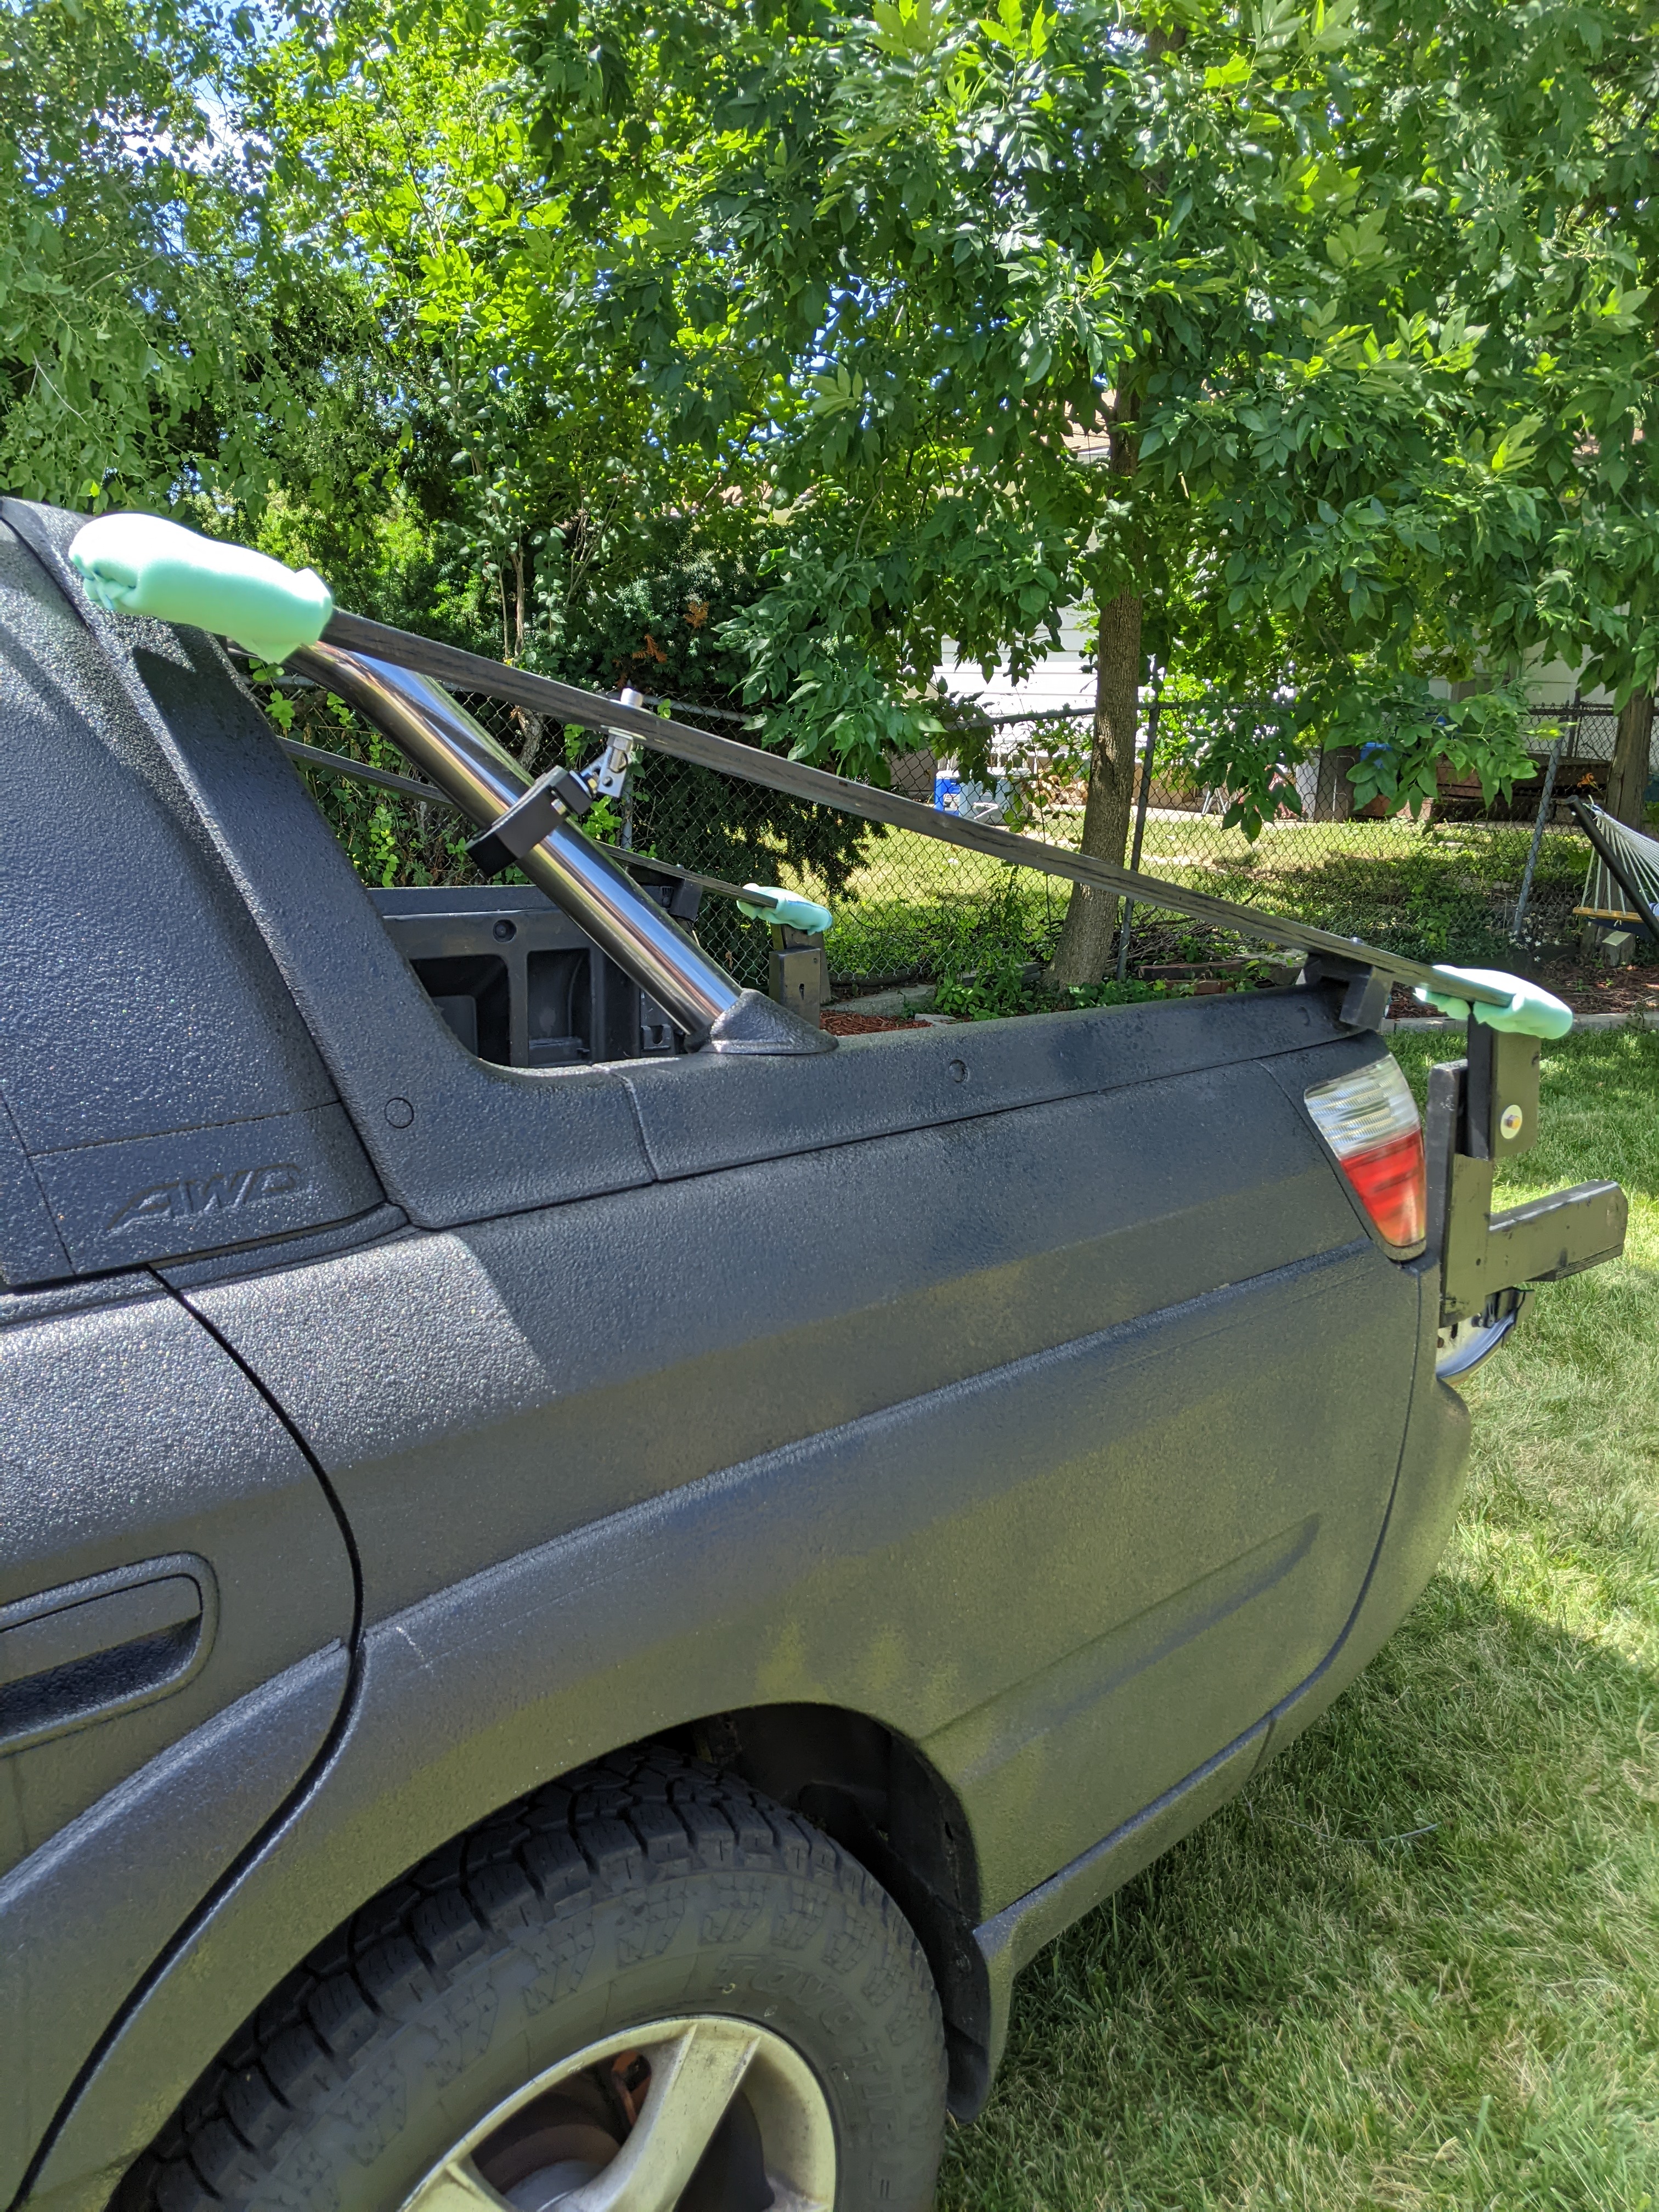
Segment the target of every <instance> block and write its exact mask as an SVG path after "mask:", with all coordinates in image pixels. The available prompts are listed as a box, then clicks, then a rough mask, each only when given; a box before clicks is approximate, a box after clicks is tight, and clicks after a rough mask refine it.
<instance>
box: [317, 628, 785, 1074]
mask: <svg viewBox="0 0 1659 2212" xmlns="http://www.w3.org/2000/svg"><path fill="white" fill-rule="evenodd" d="M289 666H290V667H291V668H294V669H295V670H297V671H300V672H301V673H302V674H304V675H307V676H310V677H313V678H315V680H316V681H317V682H318V683H319V684H325V685H326V687H327V688H328V690H331V691H333V692H335V693H337V695H338V696H340V697H341V698H342V699H343V700H345V701H346V702H347V704H348V705H349V706H352V707H355V708H357V709H358V711H359V712H360V713H361V714H364V715H366V716H367V717H368V720H370V721H371V722H373V723H374V726H375V728H376V729H378V730H382V731H384V732H385V733H386V736H387V737H389V738H391V739H392V742H393V744H396V745H398V747H399V749H400V750H402V751H403V752H404V754H405V755H406V756H407V757H408V758H409V759H410V761H412V762H413V763H414V764H415V766H416V768H418V769H422V771H423V773H424V774H426V775H429V776H430V777H431V779H432V781H433V782H434V783H435V784H436V785H437V786H438V787H439V788H440V789H441V791H443V792H445V793H447V795H448V797H450V798H451V799H453V800H454V802H455V804H456V805H458V806H459V808H460V810H461V811H462V812H463V813H464V814H465V815H466V816H467V817H468V818H469V819H470V820H471V821H473V822H476V823H477V824H478V826H479V828H480V829H490V828H492V827H493V826H494V824H495V823H497V822H499V821H500V819H501V817H502V815H503V814H505V813H506V812H507V809H508V808H509V807H510V806H512V805H515V804H516V803H517V801H518V800H519V799H522V798H523V796H524V794H525V793H526V791H527V790H528V789H529V788H530V783H531V779H530V777H529V775H527V774H526V771H525V769H522V768H521V767H520V764H519V763H518V762H517V761H515V760H514V759H513V756H512V754H511V753H510V752H508V751H507V749H506V747H505V746H503V745H500V744H497V743H496V741H495V738H492V737H491V736H490V734H489V731H488V730H486V729H485V728H484V726H483V724H482V723H481V722H477V721H475V720H474V719H473V717H472V716H471V714H468V713H467V711H466V709H465V708H464V707H463V706H461V705H460V704H459V702H458V701H456V700H455V699H453V697H452V696H450V694H449V693H448V692H447V691H446V690H444V689H443V687H442V686H441V684H435V683H433V682H432V681H431V679H430V678H428V677H425V676H417V675H416V674H415V673H414V672H413V671H411V670H410V669H407V668H396V667H393V666H392V664H391V662H389V661H383V660H376V659H373V658H371V657H370V656H369V655H368V653H349V652H344V651H342V650H341V648H340V647H337V646H331V645H315V646H307V647H302V648H301V651H299V652H297V653H293V654H291V655H290V656H289ZM519 865H520V866H521V867H522V868H523V870H524V872H525V873H526V875H527V876H528V877H529V878H530V880H531V882H532V883H533V884H535V885H536V886H537V888H538V890H544V891H545V892H546V893H547V896H549V898H550V899H551V900H552V901H553V902H554V904H555V905H556V906H559V907H562V908H563V909H564V911H565V912H566V913H567V914H568V915H569V916H570V917H571V919H572V920H573V921H575V922H576V923H578V924H579V925H580V927H581V928H582V929H584V930H585V931H586V933H587V934H588V936H589V937H591V938H592V940H593V942H594V943H595V944H596V945H599V948H600V950H601V951H605V952H606V953H608V954H609V955H610V957H611V959H613V960H614V961H615V962H616V963H617V966H618V967H619V968H620V969H623V972H624V973H625V974H626V975H630V976H631V977H632V978H633V980H634V981H635V982H636V983H637V984H638V985H639V986H640V987H641V990H643V991H648V992H649V993H650V994H651V996H652V997H653V999H654V1000H656V1001H657V1003H658V1005H659V1006H660V1007H661V1008H662V1009H663V1012H665V1014H666V1015H667V1016H668V1018H669V1019H670V1020H671V1022H672V1023H673V1024H674V1026H675V1027H676V1028H677V1029H678V1030H683V1031H684V1034H685V1036H687V1037H688V1038H689V1039H690V1041H691V1042H693V1043H700V1042H702V1040H703V1039H704V1038H705V1037H706V1036H708V1032H709V1030H710V1029H711V1028H712V1027H713V1026H714V1023H715V1022H716V1021H717V1020H719V1018H720V1016H721V1015H722V1014H724V1013H726V1012H729V1011H730V1009H731V1008H732V1007H733V1006H736V1005H737V1003H738V1000H739V999H740V998H742V997H743V996H744V991H743V988H742V986H741V985H740V984H738V982H736V981H734V980H733V978H732V976H730V975H727V974H726V970H725V969H724V968H722V967H721V966H720V963H719V962H718V961H715V960H711V959H710V958H709V957H708V954H707V953H706V952H705V951H703V949H702V946H701V945H698V944H697V943H696V942H695V940H694V939H692V938H690V937H689V936H688V935H687V934H686V933H685V932H684V930H683V929H682V928H681V927H680V926H679V924H678V922H676V921H674V920H673V919H672V918H671V916H670V915H666V914H665V913H664V911H663V909H662V908H660V907H659V905H658V904H657V903H656V902H655V900H654V899H651V898H648V897H647V896H646V894H645V893H644V892H643V891H642V890H641V889H640V887H639V885H638V884H635V882H633V881H632V879H631V878H629V877H628V876H627V875H625V874H624V873H623V871H622V869H620V868H619V867H617V866H616V865H615V864H614V863H613V862H612V861H611V860H607V859H606V858H605V854H603V853H601V852H600V851H599V848H598V846H596V845H595V844H594V843H593V842H592V840H591V839H590V838H587V837H585V836H583V835H582V833H581V831H580V829H577V828H576V827H575V825H574V823H570V822H560V823H556V825H555V827H554V828H553V829H552V830H551V831H550V833H549V834H548V836H545V837H544V838H543V839H542V841H541V842H540V843H539V844H538V845H537V846H535V847H533V848H532V850H531V851H530V852H528V853H526V854H525V856H524V858H523V860H521V861H520V863H519Z"/></svg>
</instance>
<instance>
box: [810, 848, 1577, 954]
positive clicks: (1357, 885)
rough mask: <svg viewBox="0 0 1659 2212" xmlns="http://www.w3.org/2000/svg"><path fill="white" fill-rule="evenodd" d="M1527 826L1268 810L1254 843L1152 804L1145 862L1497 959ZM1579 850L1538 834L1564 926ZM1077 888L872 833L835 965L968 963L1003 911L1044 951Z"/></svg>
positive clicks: (1301, 910)
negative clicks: (1288, 818)
mask: <svg viewBox="0 0 1659 2212" xmlns="http://www.w3.org/2000/svg"><path fill="white" fill-rule="evenodd" d="M1079 826H1080V817H1076V816H1074V815H1060V814H1055V815H1051V816H1049V817H1047V818H1046V819H1045V820H1044V821H1042V822H1040V823H1034V824H1033V825H1032V829H1033V834H1035V835H1036V836H1043V837H1046V838H1048V839H1049V840H1051V841H1052V842H1055V843H1059V844H1068V843H1075V842H1076V838H1077V834H1078V830H1079ZM1530 834H1531V833H1530V831H1529V829H1528V827H1527V825H1526V824H1525V823H1498V824H1495V825H1486V824H1484V823H1430V824H1426V825H1425V824H1419V823H1414V822H1413V821H1411V820H1410V819H1409V818H1407V817H1403V816H1401V817H1395V819H1394V820H1391V821H1389V822H1348V823H1336V822H1312V823H1269V824H1268V826H1267V829H1264V830H1263V832H1262V834H1261V837H1260V838H1259V839H1258V841H1257V842H1256V843H1255V844H1254V845H1252V844H1251V843H1250V842H1249V840H1248V839H1247V838H1246V837H1245V836H1244V835H1243V832H1242V831H1241V830H1237V829H1225V828H1224V827H1223V825H1222V823H1221V821H1220V818H1219V817H1218V816H1213V815H1212V816H1201V815H1194V814H1188V815H1158V814H1154V815H1153V816H1152V817H1150V818H1149V820H1148V822H1147V823H1146V842H1145V845H1144V848H1143V850H1142V855H1141V866H1142V867H1143V869H1144V870H1145V871H1146V873H1148V874H1150V875H1158V876H1163V877H1164V878H1166V879H1167V880H1170V881H1172V882H1177V883H1182V884H1187V885H1188V886H1189V887H1190V888H1192V889H1194V890H1202V891H1206V892H1208V893H1209V894H1210V895H1211V896H1212V897H1218V898H1229V899H1235V900H1237V901H1238V902H1240V903H1241V904H1243V905H1246V906H1255V907H1259V908H1264V909H1266V910H1267V911H1268V912H1272V913H1276V914H1283V915H1292V916H1294V917H1296V918H1297V919H1298V920H1301V921H1310V922H1314V923H1316V924H1317V925H1318V926H1319V927H1322V928H1325V929H1334V930H1335V931H1336V932H1337V933H1338V934H1339V935H1340V936H1344V937H1361V938H1364V939H1366V940H1367V941H1368V942H1369V943H1371V944H1376V945H1388V946H1389V947H1390V948H1391V949H1392V950H1394V951H1398V952H1404V953H1407V954H1409V955H1410V956H1412V957H1414V958H1418V959H1426V960H1439V959H1462V960H1466V961H1480V960H1483V959H1484V960H1498V961H1500V962H1501V961H1502V959H1503V958H1504V957H1506V946H1507V939H1506V936H1505V931H1506V929H1507V921H1506V918H1505V917H1506V911H1507V910H1506V906H1505V902H1506V901H1508V900H1512V899H1513V898H1514V896H1515V894H1516V890H1518V888H1519V885H1520V879H1521V874H1522V869H1523V867H1524V866H1525V864H1526V856H1527V848H1528V842H1529V841H1530ZM1584 852H1585V848H1584V846H1583V841H1582V840H1581V839H1579V838H1578V837H1577V836H1572V835H1569V834H1563V833H1558V832H1554V831H1552V832H1551V833H1550V834H1549V835H1548V836H1546V837H1545V839H1544V840H1543V843H1542V846H1541V850H1540V854H1539V861H1538V871H1537V876H1536V879H1535V883H1534V892H1533V902H1534V912H1535V913H1536V914H1537V915H1548V916H1551V917H1553V919H1554V921H1555V922H1556V923H1557V924H1558V925H1559V922H1560V921H1561V920H1562V918H1563V917H1564V916H1565V915H1566V913H1567V912H1568V911H1569V910H1570V909H1571V907H1572V906H1573V905H1574V904H1575V903H1576V902H1577V898H1578V896H1579V893H1580V890H1581V888H1582V886H1583V878H1584ZM805 888H811V886H810V885H807V886H805ZM1068 896H1069V891H1068V887H1067V886H1066V884H1064V883H1062V882H1060V881H1059V880H1057V879H1056V878H1052V877H1044V876H1040V875H1036V874H1035V873H1033V872H1031V871H1030V870H1029V869H1024V868H1022V869H1018V870H1010V869H1007V868H1006V867H1004V866H1002V865H1001V863H1000V862H999V861H996V860H987V859H986V858H985V857H984V856H983V855H982V854H977V853H970V852H963V851H959V850H958V851H953V850H952V849H951V848H950V847H949V846H947V845H944V844H941V843H939V842H935V841H934V840H933V839H931V838H927V837H918V836H914V835H912V834H911V833H910V832H908V831H898V832H896V833H894V834H893V835H891V836H887V837H884V838H883V839H881V840H880V841H879V842H878V843H877V844H875V845H874V846H873V847H872V850H871V854H870V857H869V859H868V860H867V862H866V865H865V866H863V867H862V868H860V870H859V871H858V872H857V873H856V874H855V875H854V877H853V878H852V880H851V882H850V884H848V890H847V892H846V893H845V894H844V895H842V896H836V897H832V898H831V900H830V904H831V905H832V906H833V907H834V908H836V929H835V932H834V933H833V934H832V935H831V937H830V939H829V957H830V964H831V966H832V968H833V969H834V970H835V972H836V974H837V975H845V976H858V975H895V974H901V973H910V972H915V971H920V972H922V973H926V974H928V975H945V974H949V973H951V970H952V967H953V964H961V963H963V962H966V963H968V964H972V962H973V960H974V958H975V957H976V954H977V951H978V949H979V947H980V945H981V944H982V942H983V941H984V940H985V939H987V935H988V936H991V937H995V936H996V935H997V927H991V926H989V925H987V914H988V913H989V912H991V911H992V910H996V911H997V912H998V913H999V914H1000V915H1001V917H1002V919H1003V921H1006V919H1007V918H1008V917H1009V915H1011V914H1012V913H1014V912H1017V913H1018V933H1017V934H1018V939H1019V942H1020V943H1021V945H1023V946H1024V949H1025V951H1027V952H1028V953H1035V954H1044V953H1046V952H1047V951H1048V950H1049V949H1050V947H1051V946H1052V944H1053V940H1054V934H1055V933H1056V932H1057V931H1058V929H1059V927H1060V921H1061V918H1062V917H1063V915H1064V914H1065V910H1066V899H1067V897H1068ZM1155 919H1161V920H1162V921H1165V922H1168V921H1173V917H1170V916H1163V917H1158V918H1155V917H1154V915H1153V914H1152V911H1151V910H1150V909H1147V908H1141V909H1139V912H1138V915H1137V929H1138V931H1140V932H1144V931H1145V930H1146V928H1147V927H1149V926H1150V925H1152V924H1153V923H1154V921H1155ZM999 927H1000V925H999ZM1003 934H1005V935H1006V929H1004V930H1003Z"/></svg>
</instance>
